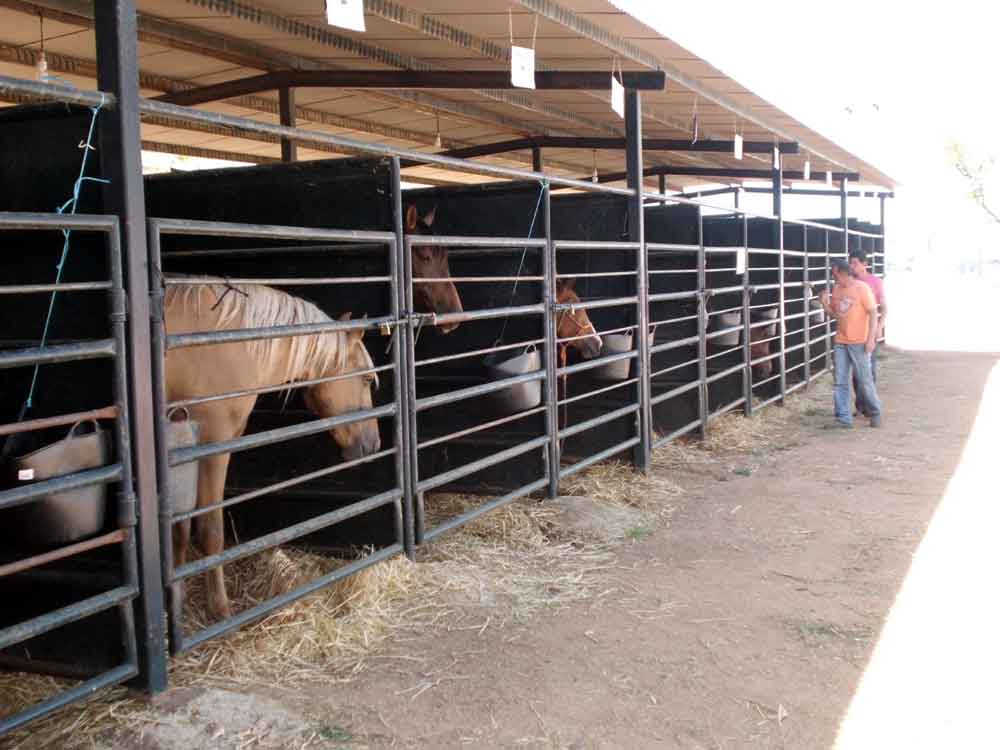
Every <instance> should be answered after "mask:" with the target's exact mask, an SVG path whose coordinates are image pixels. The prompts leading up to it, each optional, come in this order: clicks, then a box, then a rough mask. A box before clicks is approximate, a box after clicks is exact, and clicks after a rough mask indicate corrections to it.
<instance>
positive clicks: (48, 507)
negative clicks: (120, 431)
mask: <svg viewBox="0 0 1000 750" xmlns="http://www.w3.org/2000/svg"><path fill="white" fill-rule="evenodd" d="M86 428H90V431H85V430H86ZM17 437H18V438H21V440H19V443H20V447H21V449H22V450H23V449H24V448H26V447H28V443H27V441H28V440H30V437H29V436H27V435H25V436H20V435H19V436H17ZM14 450H15V451H16V450H18V446H17V445H16V444H15V447H14ZM110 454H111V450H110V441H109V439H108V432H107V431H106V430H102V429H101V428H100V427H99V426H98V424H97V421H96V420H84V421H81V422H77V423H76V424H75V425H73V426H72V427H71V428H70V430H69V432H68V433H67V434H66V437H64V438H63V439H62V440H59V441H58V442H55V443H51V444H49V445H46V446H43V447H41V448H37V449H36V450H33V451H31V452H28V453H23V454H21V455H13V456H10V457H8V459H7V460H6V462H5V463H6V466H5V469H6V473H7V475H8V476H7V479H8V482H7V486H13V487H23V486H24V485H26V484H33V483H36V482H40V481H42V480H45V479H54V478H56V477H61V476H64V475H66V474H75V473H76V472H79V471H85V470H87V469H97V468H100V467H101V466H106V465H107V464H108V463H109V462H110ZM106 509H107V485H105V484H95V485H90V486H88V487H78V488H77V489H73V490H64V491H62V492H54V493H51V494H48V495H42V496H41V497H39V498H36V499H34V500H32V501H31V502H29V503H26V504H25V505H19V506H16V507H14V508H8V509H7V510H4V511H2V512H0V519H2V520H0V526H2V527H3V528H4V531H5V534H6V535H7V536H9V537H10V538H11V539H12V541H14V542H15V543H17V544H25V545H29V546H46V547H48V546H53V545H60V544H69V543H71V542H76V541H79V540H80V539H84V538H86V537H89V536H94V535H95V534H97V533H99V532H100V530H101V529H102V528H103V527H104V516H105V512H106Z"/></svg>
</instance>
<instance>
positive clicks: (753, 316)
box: [750, 307, 778, 338]
mask: <svg viewBox="0 0 1000 750" xmlns="http://www.w3.org/2000/svg"><path fill="white" fill-rule="evenodd" d="M765 320H773V321H775V322H774V323H772V324H771V325H769V326H767V327H766V328H764V337H765V338H771V337H772V336H774V335H775V333H776V332H777V330H778V323H777V320H778V308H777V307H770V308H765V309H763V310H754V311H752V312H751V313H750V321H751V322H753V323H760V322H762V321H765Z"/></svg>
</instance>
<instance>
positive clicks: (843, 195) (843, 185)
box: [840, 179, 851, 259]
mask: <svg viewBox="0 0 1000 750" xmlns="http://www.w3.org/2000/svg"><path fill="white" fill-rule="evenodd" d="M847 225H848V221H847V180H845V179H841V180H840V228H841V230H842V231H843V233H844V247H843V251H844V254H843V257H844V258H845V259H846V258H847V254H848V253H849V252H851V237H850V235H849V234H848V233H847V229H848V226H847Z"/></svg>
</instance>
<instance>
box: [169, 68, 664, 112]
mask: <svg viewBox="0 0 1000 750" xmlns="http://www.w3.org/2000/svg"><path fill="white" fill-rule="evenodd" d="M623 78H624V79H625V80H624V84H625V87H626V88H632V89H638V90H642V91H656V90H662V89H663V86H664V84H665V82H666V77H665V76H664V75H663V74H662V73H659V72H655V71H654V72H638V73H624V74H623ZM312 87H315V88H347V89H387V88H400V89H482V88H488V89H513V88H515V86H514V85H513V84H512V83H511V81H510V73H509V72H507V71H506V70H429V71H417V70H279V71H276V72H274V73H265V74H264V75H259V76H251V77H249V78H239V79H236V80H232V81H225V82H223V83H216V84H213V85H211V86H201V87H199V88H196V89H191V90H189V91H185V92H183V93H181V94H171V95H169V96H164V97H160V98H161V99H163V100H164V101H168V102H170V103H171V104H182V105H186V106H191V105H193V104H203V103H205V102H211V101H217V100H219V99H230V98H232V97H234V96H242V95H243V94H255V93H257V92H258V91H271V90H273V89H285V88H312ZM535 88H536V89H545V90H552V91H573V90H596V89H610V88H611V76H610V75H609V74H608V73H607V71H544V72H537V73H535Z"/></svg>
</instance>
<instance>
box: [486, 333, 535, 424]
mask: <svg viewBox="0 0 1000 750" xmlns="http://www.w3.org/2000/svg"><path fill="white" fill-rule="evenodd" d="M514 351H515V354H514V355H513V356H511V352H510V351H509V350H508V351H504V352H494V353H493V354H489V355H487V356H486V358H485V359H484V360H483V366H484V367H485V368H486V372H487V374H488V376H489V379H490V380H493V381H496V380H505V379H506V378H510V377H513V376H515V375H527V374H528V373H530V372H537V371H538V370H541V369H542V357H541V355H540V354H539V353H538V350H537V349H535V348H534V347H533V346H532V347H529V348H528V349H526V350H525V351H524V352H522V353H520V354H517V353H516V351H517V350H514ZM490 398H491V401H492V402H493V405H494V407H495V408H496V409H497V411H500V412H502V413H505V414H516V413H517V412H519V411H525V410H526V409H534V408H535V407H536V406H538V405H539V404H540V403H542V381H541V380H532V381H531V382H529V383H517V384H516V385H512V386H510V387H509V388H504V389H503V390H499V391H495V392H493V393H491V394H490Z"/></svg>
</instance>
